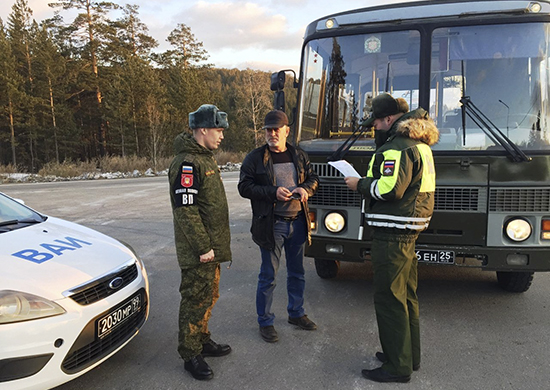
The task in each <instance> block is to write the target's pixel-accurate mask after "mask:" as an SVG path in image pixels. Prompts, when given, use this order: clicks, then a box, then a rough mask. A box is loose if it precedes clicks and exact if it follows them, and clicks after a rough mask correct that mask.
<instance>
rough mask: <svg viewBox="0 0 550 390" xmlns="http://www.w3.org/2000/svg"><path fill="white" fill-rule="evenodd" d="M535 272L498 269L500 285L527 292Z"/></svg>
mask: <svg viewBox="0 0 550 390" xmlns="http://www.w3.org/2000/svg"><path fill="white" fill-rule="evenodd" d="M533 274H534V272H500V271H497V280H498V285H499V286H500V287H502V288H503V289H504V290H506V291H510V292H518V293H519V292H525V291H527V290H529V287H531V283H532V282H533Z"/></svg>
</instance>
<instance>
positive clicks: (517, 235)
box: [504, 218, 533, 242]
mask: <svg viewBox="0 0 550 390" xmlns="http://www.w3.org/2000/svg"><path fill="white" fill-rule="evenodd" d="M504 231H505V232H506V236H508V238H509V239H510V240H512V241H516V242H520V241H525V240H527V239H528V238H529V236H531V232H532V231H533V229H532V227H531V224H530V223H529V222H527V221H526V220H525V219H522V218H515V219H511V220H509V221H508V222H507V223H506V226H505V228H504Z"/></svg>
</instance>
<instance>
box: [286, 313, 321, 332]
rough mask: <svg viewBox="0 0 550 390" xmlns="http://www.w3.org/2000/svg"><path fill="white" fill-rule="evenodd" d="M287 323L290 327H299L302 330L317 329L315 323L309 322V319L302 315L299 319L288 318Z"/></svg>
mask: <svg viewBox="0 0 550 390" xmlns="http://www.w3.org/2000/svg"><path fill="white" fill-rule="evenodd" d="M288 323H289V324H292V325H296V326H299V327H300V328H302V329H305V330H315V329H317V325H315V322H313V321H311V320H310V319H309V318H307V316H306V315H303V316H301V317H297V318H293V317H288Z"/></svg>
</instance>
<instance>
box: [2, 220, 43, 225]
mask: <svg viewBox="0 0 550 390" xmlns="http://www.w3.org/2000/svg"><path fill="white" fill-rule="evenodd" d="M40 222H44V220H36V219H34V218H25V219H9V220H7V221H1V222H0V226H9V225H18V224H20V223H24V224H35V223H40Z"/></svg>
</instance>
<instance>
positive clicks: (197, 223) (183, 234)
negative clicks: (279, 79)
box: [168, 104, 231, 380]
mask: <svg viewBox="0 0 550 390" xmlns="http://www.w3.org/2000/svg"><path fill="white" fill-rule="evenodd" d="M228 126H229V124H228V122H227V114H226V113H225V112H222V111H219V110H218V108H217V107H216V106H214V105H212V104H203V105H202V106H200V107H199V109H198V110H197V111H195V112H192V113H190V114H189V127H190V128H191V129H192V131H193V134H192V135H191V134H190V133H186V132H184V133H181V134H180V135H178V136H177V137H176V140H175V141H174V149H175V152H176V156H175V157H174V159H173V160H172V163H171V165H170V170H169V173H168V176H169V180H170V200H171V202H172V211H173V215H174V235H175V240H176V252H177V255H178V262H179V266H180V268H181V285H180V294H181V303H180V315H179V343H178V352H179V354H180V356H181V357H182V358H183V360H184V361H185V369H186V370H187V371H189V372H190V373H191V375H193V377H194V378H195V379H199V380H207V379H211V378H212V377H213V375H214V373H213V372H212V369H211V368H210V366H209V365H208V363H206V362H205V361H204V359H203V357H204V356H224V355H227V354H228V353H230V352H231V347H230V346H229V345H225V344H218V343H216V342H214V341H213V340H212V339H211V338H210V331H209V330H208V320H209V319H210V315H211V313H212V308H213V307H214V304H215V303H216V301H217V299H218V298H219V296H220V295H219V289H218V286H219V280H220V263H221V262H225V261H231V248H230V244H231V236H230V232H229V211H228V210H229V209H228V206H227V198H226V196H225V190H224V187H223V183H222V179H221V176H220V170H219V168H218V164H217V163H216V160H215V159H214V155H213V154H212V151H213V150H215V149H217V148H218V146H219V144H220V142H221V140H222V139H223V131H224V130H225V129H226V128H227V127H228Z"/></svg>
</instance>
